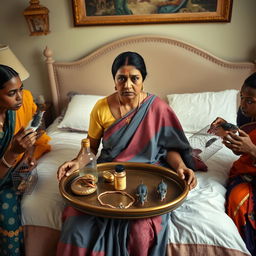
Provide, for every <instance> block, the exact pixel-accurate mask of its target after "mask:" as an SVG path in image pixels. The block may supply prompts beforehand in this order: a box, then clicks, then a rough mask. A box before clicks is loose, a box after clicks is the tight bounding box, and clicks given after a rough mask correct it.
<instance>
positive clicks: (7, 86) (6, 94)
mask: <svg viewBox="0 0 256 256" xmlns="http://www.w3.org/2000/svg"><path fill="white" fill-rule="evenodd" d="M22 95H23V84H22V82H21V80H20V78H19V77H13V78H12V79H11V80H9V81H7V82H6V83H4V85H3V88H2V89H0V108H1V109H7V110H8V109H10V110H17V109H19V108H20V107H21V105H22Z"/></svg>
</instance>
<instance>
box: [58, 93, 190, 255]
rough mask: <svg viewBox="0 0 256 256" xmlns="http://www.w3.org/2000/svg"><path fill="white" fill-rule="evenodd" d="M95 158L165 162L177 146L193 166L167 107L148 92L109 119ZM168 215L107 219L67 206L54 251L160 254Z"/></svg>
mask: <svg viewBox="0 0 256 256" xmlns="http://www.w3.org/2000/svg"><path fill="white" fill-rule="evenodd" d="M102 143H103V149H102V151H101V154H100V156H99V158H98V162H112V161H118V162H128V161H130V162H142V163H150V164H161V165H166V161H165V157H166V153H167V151H169V150H175V151H178V152H180V154H181V156H182V158H183V160H184V162H185V163H186V165H187V166H188V167H190V168H193V162H192V159H191V148H190V145H189V143H188V141H187V139H186V137H185V135H184V133H183V130H182V128H181V125H180V123H179V121H178V119H177V117H176V116H175V114H174V112H173V111H172V110H171V108H170V107H169V106H168V105H167V104H166V103H165V102H164V101H162V100H161V99H160V98H158V97H156V96H154V95H149V96H148V97H147V98H146V99H145V100H144V101H143V103H142V104H141V106H140V108H139V109H135V110H132V111H131V112H129V113H127V115H125V116H124V117H123V118H121V119H119V120H117V121H116V122H115V123H114V124H113V125H111V126H110V127H109V128H108V129H107V130H106V131H105V132H104V135H103V142H102ZM169 218H170V215H169V214H168V213H167V214H164V215H161V216H156V217H153V218H145V219H138V220H130V221H129V220H123V219H122V220H120V219H107V218H100V217H95V216H90V215H85V214H83V213H82V212H79V211H77V210H75V209H74V208H72V207H67V208H66V209H65V210H64V212H63V221H64V222H63V227H62V233H61V238H60V241H59V243H58V249H57V255H58V256H71V255H74V256H81V255H83V256H85V255H86V256H129V255H130V256H148V255H150V256H164V255H165V254H166V246H167V243H168V223H169Z"/></svg>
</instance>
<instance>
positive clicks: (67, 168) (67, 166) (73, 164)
mask: <svg viewBox="0 0 256 256" xmlns="http://www.w3.org/2000/svg"><path fill="white" fill-rule="evenodd" d="M78 169H79V161H78V160H72V161H68V162H65V163H64V164H62V165H61V166H60V167H59V169H58V171H57V179H58V181H60V180H61V179H62V178H63V177H64V176H65V175H66V176H69V175H70V174H71V173H73V172H74V171H76V170H78Z"/></svg>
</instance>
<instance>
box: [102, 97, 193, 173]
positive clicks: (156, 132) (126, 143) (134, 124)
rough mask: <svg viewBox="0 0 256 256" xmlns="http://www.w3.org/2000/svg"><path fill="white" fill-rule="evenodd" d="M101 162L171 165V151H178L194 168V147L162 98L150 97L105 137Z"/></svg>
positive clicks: (113, 126) (107, 132) (111, 128)
mask: <svg viewBox="0 0 256 256" xmlns="http://www.w3.org/2000/svg"><path fill="white" fill-rule="evenodd" d="M102 144H103V149H102V151H101V154H100V156H99V158H98V162H113V161H118V162H142V163H149V164H160V165H167V163H166V161H165V157H166V154H167V151H171V150H174V151H178V152H179V153H180V154H181V157H182V159H183V161H184V163H185V164H186V166H187V167H189V168H192V169H194V162H193V159H192V157H191V147H190V145H189V143H188V140H187V138H186V136H185V134H184V132H183V129H182V127H181V124H180V122H179V120H178V119H177V117H176V115H175V113H174V112H173V110H172V109H171V108H170V106H169V105H168V104H166V103H165V102H164V101H163V100H161V99H160V98H159V97H157V96H155V95H152V94H150V95H149V96H148V97H147V98H146V99H145V100H144V101H143V103H142V104H141V106H140V108H139V109H138V110H137V109H135V110H132V111H131V112H129V113H127V114H126V115H125V116H124V117H123V118H121V119H119V120H117V121H116V122H115V123H114V124H113V125H112V126H110V127H109V128H108V129H107V130H106V131H105V132H104V134H103V140H102Z"/></svg>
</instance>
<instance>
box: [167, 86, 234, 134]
mask: <svg viewBox="0 0 256 256" xmlns="http://www.w3.org/2000/svg"><path fill="white" fill-rule="evenodd" d="M238 92H239V90H225V91H219V92H202V93H185V94H170V95H167V99H168V102H169V105H170V106H171V108H172V109H173V110H174V112H175V113H176V115H177V117H178V119H179V120H180V122H181V125H182V127H183V129H184V131H185V132H187V133H195V132H198V131H199V130H201V129H203V128H204V127H206V126H207V125H209V124H211V123H212V122H213V121H214V120H215V119H216V118H217V117H222V118H224V119H225V120H226V121H227V122H229V123H233V124H236V113H237V109H238V106H237V97H238Z"/></svg>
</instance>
